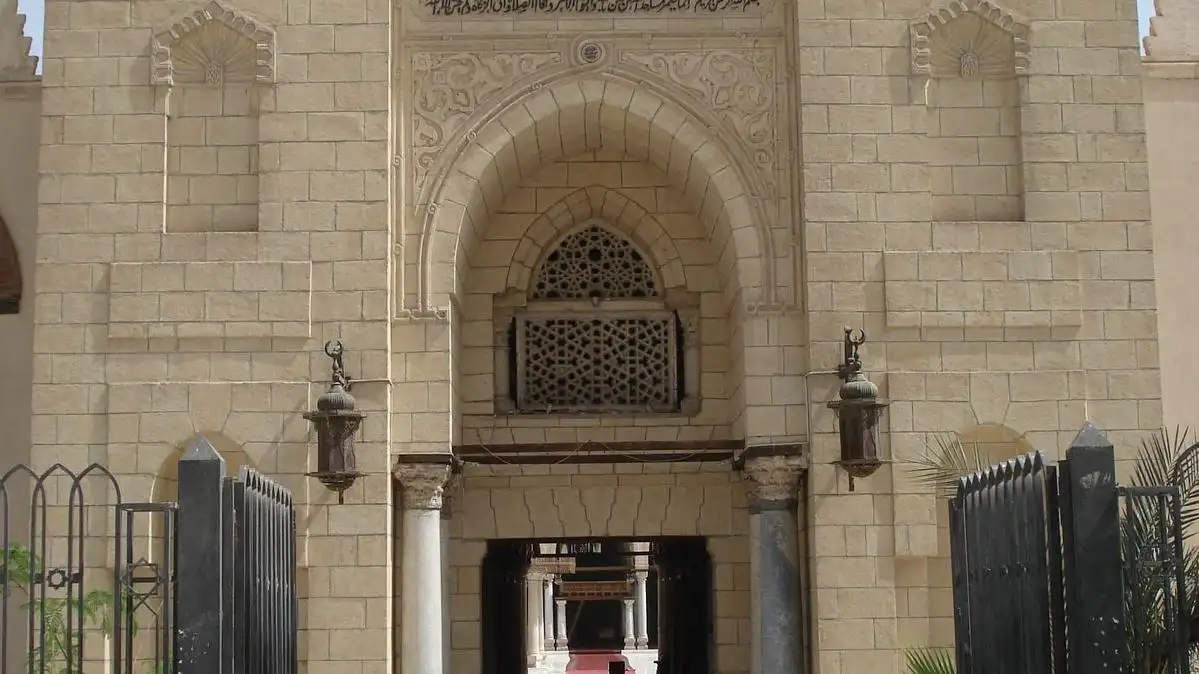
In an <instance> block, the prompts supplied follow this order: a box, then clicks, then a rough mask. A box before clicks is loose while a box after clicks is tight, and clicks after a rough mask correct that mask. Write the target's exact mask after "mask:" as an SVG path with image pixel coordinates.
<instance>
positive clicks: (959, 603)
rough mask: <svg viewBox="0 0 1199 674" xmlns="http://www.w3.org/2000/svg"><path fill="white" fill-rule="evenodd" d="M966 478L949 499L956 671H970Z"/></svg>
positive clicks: (959, 482) (960, 481)
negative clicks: (965, 510)
mask: <svg viewBox="0 0 1199 674" xmlns="http://www.w3.org/2000/svg"><path fill="white" fill-rule="evenodd" d="M965 497H966V491H965V486H964V481H963V480H959V481H958V486H957V491H956V493H955V494H954V497H953V498H952V499H951V500H950V501H949V562H950V571H951V573H952V577H953V622H954V645H955V648H954V651H955V653H956V659H957V671H959V672H962V673H963V674H965V673H967V672H969V671H971V665H970V640H971V637H970V604H969V601H970V600H969V596H970V585H969V574H968V573H967V570H966V568H967V566H968V564H969V561H968V560H967V559H966V528H965V519H966V518H965V512H964V509H965V503H964V501H965Z"/></svg>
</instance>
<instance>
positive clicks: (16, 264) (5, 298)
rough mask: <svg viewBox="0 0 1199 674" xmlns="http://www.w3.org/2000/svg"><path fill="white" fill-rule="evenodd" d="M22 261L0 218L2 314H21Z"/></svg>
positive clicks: (0, 301)
mask: <svg viewBox="0 0 1199 674" xmlns="http://www.w3.org/2000/svg"><path fill="white" fill-rule="evenodd" d="M23 286H24V282H23V280H22V279H21V260H20V258H18V257H17V246H16V244H15V243H13V240H12V236H11V235H10V234H9V231H8V225H6V224H5V222H4V218H3V217H0V314H17V313H20V312H21V291H22V288H23Z"/></svg>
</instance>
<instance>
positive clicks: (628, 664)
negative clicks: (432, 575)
mask: <svg viewBox="0 0 1199 674" xmlns="http://www.w3.org/2000/svg"><path fill="white" fill-rule="evenodd" d="M481 601H482V607H481V608H482V616H481V617H482V625H481V627H482V644H481V646H482V658H483V663H482V665H483V667H482V671H483V674H530V673H533V674H608V673H609V672H612V671H620V669H619V667H620V666H619V665H615V666H614V665H612V664H611V663H613V662H621V663H623V665H624V672H625V673H626V674H631V673H634V672H635V673H636V674H709V673H710V672H712V663H713V662H714V643H715V641H714V638H713V633H714V629H713V627H714V624H715V621H714V593H713V587H712V560H711V556H710V555H709V553H708V549H707V541H706V539H704V538H702V537H684V536H665V537H657V538H645V539H630V538H616V537H601V538H587V539H582V538H559V539H537V540H528V539H524V540H514V539H502V540H490V541H488V542H487V552H486V554H485V555H484V557H483V564H482V588H481ZM610 667H614V668H613V669H610Z"/></svg>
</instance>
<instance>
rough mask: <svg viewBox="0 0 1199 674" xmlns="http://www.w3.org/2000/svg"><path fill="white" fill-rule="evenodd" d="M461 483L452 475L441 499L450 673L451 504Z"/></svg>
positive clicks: (444, 628)
mask: <svg viewBox="0 0 1199 674" xmlns="http://www.w3.org/2000/svg"><path fill="white" fill-rule="evenodd" d="M459 483H460V481H459V480H458V479H456V478H455V475H451V476H450V478H449V480H448V481H447V482H446V486H445V490H444V491H443V492H442V497H441V560H442V564H445V565H446V566H445V567H444V572H443V573H442V575H441V607H442V610H441V613H442V616H441V651H442V653H443V654H444V655H443V656H442V659H441V661H442V671H443V672H449V671H450V645H451V644H450V628H451V627H452V625H451V620H450V612H449V610H448V609H449V606H450V569H449V562H450V558H449V555H448V554H447V552H446V551H447V550H448V548H449V544H450V521H451V520H453V519H454V509H453V507H452V504H451V503H450V499H451V498H452V497H453V493H454V488H455V487H456V486H457V485H458V484H459Z"/></svg>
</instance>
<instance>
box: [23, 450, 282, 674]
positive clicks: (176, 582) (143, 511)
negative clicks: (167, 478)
mask: <svg viewBox="0 0 1199 674" xmlns="http://www.w3.org/2000/svg"><path fill="white" fill-rule="evenodd" d="M181 532H182V533H183V534H184V535H182V536H180V535H179V534H180V533H181ZM0 587H2V588H3V596H4V601H3V602H2V603H0V674H9V672H11V673H12V674H19V673H24V674H76V673H82V672H84V671H88V672H93V671H95V672H99V671H112V672H115V673H117V674H174V673H175V672H176V671H196V668H199V671H206V672H213V673H215V674H297V673H298V670H299V667H298V658H297V655H298V653H297V641H296V634H297V632H296V625H297V622H296V614H297V601H296V585H295V510H294V508H293V506H292V503H291V495H290V493H289V492H288V491H287V490H286V489H284V488H283V487H282V486H280V485H278V484H277V483H275V482H273V481H271V480H270V479H268V478H266V477H265V476H262V475H261V474H259V473H257V472H255V471H252V470H244V469H243V470H242V472H241V474H240V475H239V476H238V477H235V478H230V477H226V476H225V464H224V460H223V459H222V458H221V457H220V455H219V454H218V453H217V452H216V450H215V449H214V448H213V447H212V445H211V444H209V443H208V441H207V440H205V439H204V438H199V439H198V440H197V441H196V442H195V443H193V444H192V445H191V446H190V447H189V448H188V449H187V451H186V453H185V454H184V457H183V459H182V460H181V461H180V464H179V499H178V502H177V503H175V502H162V503H126V502H125V501H124V500H123V498H122V494H121V488H120V482H119V480H118V479H117V477H116V476H115V475H114V474H113V473H112V472H110V471H109V470H108V469H107V468H105V467H104V466H101V465H99V464H93V465H90V466H88V467H86V468H84V469H83V470H72V469H70V468H68V467H67V466H65V465H62V464H55V465H53V466H51V467H50V468H48V469H46V470H44V471H35V470H33V469H31V468H30V467H28V466H17V467H15V468H12V469H11V470H9V471H8V472H7V473H5V474H4V475H3V476H2V477H0ZM217 588H220V591H219V592H217V591H214V590H216V589H217Z"/></svg>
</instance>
